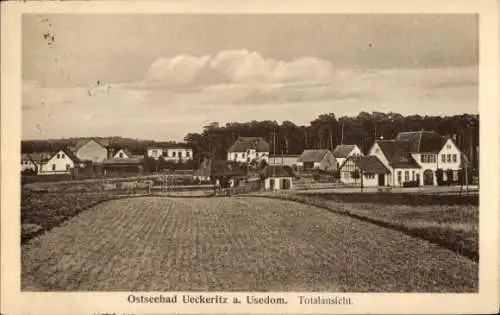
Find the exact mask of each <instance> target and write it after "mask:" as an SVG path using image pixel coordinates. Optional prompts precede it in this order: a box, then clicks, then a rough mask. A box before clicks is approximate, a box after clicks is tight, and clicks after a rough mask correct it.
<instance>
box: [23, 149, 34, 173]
mask: <svg viewBox="0 0 500 315" xmlns="http://www.w3.org/2000/svg"><path fill="white" fill-rule="evenodd" d="M36 168H37V167H36V164H35V162H34V161H33V159H32V158H31V156H30V155H29V154H26V153H24V154H22V155H21V172H23V171H26V170H32V171H36Z"/></svg>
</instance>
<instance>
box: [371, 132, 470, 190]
mask: <svg viewBox="0 0 500 315" xmlns="http://www.w3.org/2000/svg"><path fill="white" fill-rule="evenodd" d="M368 155H374V156H377V157H378V159H379V160H380V161H381V162H382V163H383V164H384V166H385V167H387V168H388V169H389V170H390V171H391V176H389V178H388V183H387V184H388V185H391V186H401V185H403V183H405V182H409V181H416V182H417V183H418V185H419V186H420V185H437V184H438V183H437V178H436V176H435V173H436V170H437V169H442V170H443V171H444V173H445V175H444V180H447V178H446V170H448V169H451V170H452V171H453V174H454V175H453V177H454V178H453V180H457V179H458V170H459V169H460V168H461V165H462V163H461V162H462V154H461V152H460V150H459V149H458V147H457V146H456V144H455V143H454V141H453V139H452V138H451V137H442V136H440V135H438V134H437V133H436V132H434V131H412V132H400V133H399V134H398V135H397V136H396V139H394V140H377V141H375V143H374V144H373V145H372V147H371V148H370V150H369V152H368Z"/></svg>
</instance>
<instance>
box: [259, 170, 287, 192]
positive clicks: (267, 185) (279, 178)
mask: <svg viewBox="0 0 500 315" xmlns="http://www.w3.org/2000/svg"><path fill="white" fill-rule="evenodd" d="M259 175H260V176H261V177H262V178H264V180H263V181H264V189H265V190H287V189H293V181H292V179H293V178H294V177H295V175H294V174H293V170H292V168H291V167H289V166H283V165H266V166H265V167H264V168H263V169H262V170H261V171H260V172H259Z"/></svg>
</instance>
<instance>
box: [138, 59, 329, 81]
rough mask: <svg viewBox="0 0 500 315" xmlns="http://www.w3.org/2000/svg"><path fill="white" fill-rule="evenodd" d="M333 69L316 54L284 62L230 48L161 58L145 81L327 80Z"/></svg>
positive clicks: (153, 65) (154, 63)
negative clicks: (212, 54) (194, 54)
mask: <svg viewBox="0 0 500 315" xmlns="http://www.w3.org/2000/svg"><path fill="white" fill-rule="evenodd" d="M332 72H333V67H332V65H331V63H330V62H328V61H324V60H319V59H317V58H314V57H302V58H298V59H296V60H293V61H290V62H285V61H277V60H274V59H266V58H264V57H263V56H261V55H260V54H259V53H256V52H250V51H247V50H228V51H222V52H219V53H218V54H217V55H215V56H203V57H194V56H186V55H181V56H176V57H173V58H166V57H161V58H158V59H156V60H155V61H154V62H153V63H152V64H151V66H150V67H149V69H148V73H147V75H148V76H147V79H146V82H147V84H148V85H151V86H162V87H166V88H169V87H170V88H174V89H175V88H179V87H187V86H191V87H193V86H209V85H214V84H222V83H239V84H250V85H251V84H258V83H263V82H266V83H279V82H307V81H325V80H328V79H329V78H330V77H331V76H332Z"/></svg>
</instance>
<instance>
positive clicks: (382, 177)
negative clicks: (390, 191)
mask: <svg viewBox="0 0 500 315" xmlns="http://www.w3.org/2000/svg"><path fill="white" fill-rule="evenodd" d="M378 185H379V186H385V174H378Z"/></svg>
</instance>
